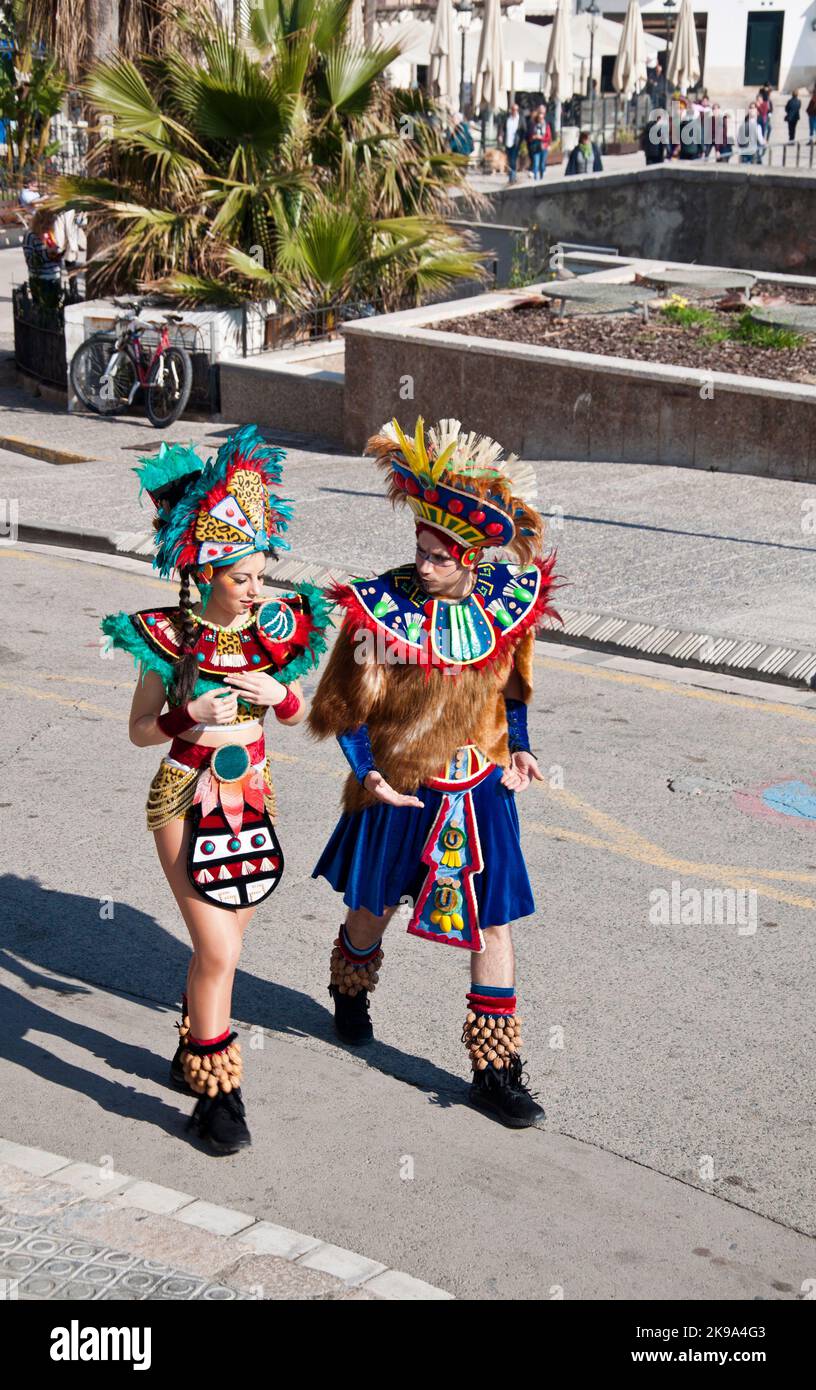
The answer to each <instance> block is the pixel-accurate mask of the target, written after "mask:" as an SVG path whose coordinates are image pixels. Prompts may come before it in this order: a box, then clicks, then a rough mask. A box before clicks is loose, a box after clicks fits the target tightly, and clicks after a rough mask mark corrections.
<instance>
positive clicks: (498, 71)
mask: <svg viewBox="0 0 816 1390" xmlns="http://www.w3.org/2000/svg"><path fill="white" fill-rule="evenodd" d="M503 104H504V45H503V43H502V23H501V3H500V0H485V7H484V18H483V20H482V37H481V41H480V43H479V57H478V59H477V62H476V93H475V100H474V103H473V106H474V110H476V111H478V110H479V109H480V108H482V107H486V108H487V110H489V111H498V109H499V107H500V106H502V105H503Z"/></svg>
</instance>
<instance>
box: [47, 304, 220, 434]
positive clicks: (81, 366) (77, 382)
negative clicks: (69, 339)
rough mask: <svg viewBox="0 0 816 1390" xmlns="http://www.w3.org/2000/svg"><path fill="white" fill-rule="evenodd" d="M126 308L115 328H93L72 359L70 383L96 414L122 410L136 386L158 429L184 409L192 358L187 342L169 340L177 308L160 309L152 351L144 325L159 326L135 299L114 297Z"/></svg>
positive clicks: (178, 317) (178, 316)
mask: <svg viewBox="0 0 816 1390" xmlns="http://www.w3.org/2000/svg"><path fill="white" fill-rule="evenodd" d="M113 302H114V304H115V305H116V307H117V309H124V310H125V312H124V314H122V315H121V317H120V318H118V319H117V320H116V328H115V330H114V331H113V332H111V331H110V330H104V331H102V332H100V333H93V334H92V335H91V337H90V338H86V340H85V342H84V343H82V344H81V345H80V347H78V348H77V350H76V352H75V353H74V356H73V357H72V359H71V371H70V375H71V386H72V387H73V390H74V393H75V394H76V395H77V396H78V397H79V399H80V400H81V402H82V404H83V405H85V406H87V407H88V409H89V410H94V411H96V413H97V414H99V415H115V414H116V412H117V411H122V410H125V409H126V408H127V407H128V406H129V405H130V404H131V402H132V400H133V398H134V396H135V395H136V392H137V391H138V390H139V389H141V390H143V391H144V393H145V408H146V410H147V418H148V419H149V421H150V423H151V425H153V426H154V427H155V428H156V429H159V430H161V429H166V427H167V426H168V425H172V424H173V422H174V421H175V420H178V418H179V416H180V415H181V414H182V413H183V411H184V409H185V407H186V405H187V402H188V400H189V399H190V391H191V390H192V386H193V363H192V360H191V358H190V354H189V353H188V352H187V350H186V348H184V347H182V346H181V345H180V344H178V343H171V341H170V327H169V325H170V324H172V323H182V322H183V318H182V315H181V314H163V315H162V323H161V332H160V334H159V342H158V346H157V347H156V348H155V350H154V351H153V353H152V355H151V352H150V349H149V348H147V347H146V346H145V345H144V343H143V342H142V334H143V333H144V332H145V331H146V330H151V331H153V332H155V330H156V328H157V327H158V325H157V324H155V323H149V322H148V321H147V320H146V319H140V318H139V310H140V308H141V307H142V306H141V305H140V304H139V302H138V301H137V300H118V299H114V301H113Z"/></svg>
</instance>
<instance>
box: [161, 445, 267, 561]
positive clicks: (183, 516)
mask: <svg viewBox="0 0 816 1390" xmlns="http://www.w3.org/2000/svg"><path fill="white" fill-rule="evenodd" d="M284 458H285V454H284V452H283V450H282V449H275V448H272V447H270V446H269V445H268V444H266V443H265V442H264V440H263V439H262V438H261V435H260V434H259V432H258V430H257V428H256V426H255V425H245V426H243V428H242V429H240V430H236V432H235V433H234V434H231V435H230V436H229V437H228V438H227V439H226V440H225V441H224V443H223V444H222V445H221V448H220V449H219V451H218V454H217V456H216V458H215V459H214V460H213V459H208V461H207V462H206V463H202V461H201V459H200V458H199V456H198V454H197V453H196V451H195V449H194V448H193V446H192V445H189V446H188V445H184V444H170V445H168V444H162V446H161V448H160V449H159V452H158V454H156V455H155V456H154V457H153V458H146V459H141V460H140V465H141V466H140V467H138V468H135V469H134V472H135V473H136V474H137V475H138V478H139V482H140V484H141V487H140V495H141V493H142V492H147V493H148V494H149V495H150V497H151V498H152V499H153V502H154V503H155V506H156V512H157V515H156V518H155V521H154V527H155V532H156V535H155V545H156V555H155V557H154V560H153V564H154V565H155V567H156V568H157V569H158V570H159V572H160V574H161V575H162V577H163V578H165V579H166V578H167V577H168V576H169V575H170V574H171V573H172V571H173V570H175V569H179V570H181V569H184V568H185V567H187V566H198V568H199V569H200V571H202V573H203V574H204V576H205V577H207V567H208V566H212V567H213V568H218V567H220V566H224V565H234V564H235V563H236V561H238V560H243V559H245V558H246V556H247V555H252V554H254V553H255V552H256V551H274V550H277V549H286V550H288V548H289V547H288V543H287V542H286V541H285V540H283V539H282V533H283V532H284V531H285V530H286V528H287V525H288V523H289V520H290V518H291V516H292V504H291V502H290V501H289V500H288V499H286V498H279V497H273V495H272V488H273V487H276V486H277V485H278V484H279V483H280V480H281V464H282V461H283V459H284Z"/></svg>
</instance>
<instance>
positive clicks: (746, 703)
mask: <svg viewBox="0 0 816 1390" xmlns="http://www.w3.org/2000/svg"><path fill="white" fill-rule="evenodd" d="M536 665H537V666H543V667H544V669H545V670H547V671H558V672H559V673H561V674H567V675H569V674H571V673H572V674H574V675H578V676H591V677H592V678H593V679H594V680H600V681H612V682H613V683H614V684H616V685H639V686H642V687H643V689H644V690H655V691H659V692H661V693H663V694H666V695H680V696H681V697H682V698H684V699H686V700H707V701H708V702H709V703H710V704H715V705H730V706H731V707H732V709H751V710H757V711H758V712H759V713H761V714H783V715H786V716H787V717H788V718H789V719H803V720H804V721H805V723H807V724H816V710H808V709H802V708H801V707H800V706H799V705H783V704H782V703H781V701H779V700H755V699H752V698H751V696H750V695H732V694H730V693H729V692H728V691H726V690H701V689H700V688H699V686H694V687H692V686H688V685H680V684H678V683H675V682H674V681H669V680H664V679H661V677H660V676H643V675H639V674H638V673H637V672H635V671H609V670H602V669H601V668H600V667H599V666H585V665H583V664H582V663H581V662H578V661H556V660H555V659H554V658H553V657H546V656H537V657H536ZM700 674H701V675H704V674H705V672H701V673H700ZM804 693H805V692H804V691H803V692H802V694H804Z"/></svg>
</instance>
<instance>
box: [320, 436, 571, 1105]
mask: <svg viewBox="0 0 816 1390" xmlns="http://www.w3.org/2000/svg"><path fill="white" fill-rule="evenodd" d="M367 452H368V453H371V454H373V455H374V456H375V458H376V459H377V462H378V464H379V466H380V467H381V468H382V470H383V471H384V472H385V473H386V475H387V477H388V479H389V495H390V497H391V499H392V501H393V502H394V503H396V504H406V505H407V506H408V507H410V509H411V510H412V512H413V513H414V518H415V524H416V554H415V558H414V561H413V563H412V564H408V565H403V566H401V567H400V568H398V569H394V570H389V571H388V573H386V574H382V575H379V576H378V577H377V578H375V579H357V580H354V581H353V582H352V583H350V584H348V585H341V586H337V587H336V588H335V589H333V590H330V591H329V597H330V598H331V599H333V600H334V601H335V602H336V603H338V604H339V605H340V606H341V607H342V608H343V610H344V619H343V627H342V630H341V632H340V635H339V636H338V639H337V642H336V644H335V647H334V650H333V651H332V654H331V657H330V658H329V661H328V663H327V666H326V669H325V671H324V673H323V676H322V678H321V681H320V684H319V687H318V690H317V692H316V694H315V697H314V701H313V703H312V710H311V714H310V716H309V724H310V728H311V730H312V732H313V733H314V734H315V735H317V737H319V738H325V737H326V736H328V735H330V734H333V735H335V736H336V737H337V739H338V741H339V743H340V746H341V748H342V749H343V752H344V754H345V756H346V758H347V759H348V762H349V764H350V766H351V775H350V776H349V778H348V781H347V783H346V789H345V794H344V801H343V815H342V816H341V818H340V821H339V823H338V825H337V827H336V828H335V831H334V833H333V834H332V836H331V838H330V840H329V842H328V844H327V846H326V848H325V850H324V851H323V854H322V855H321V858H320V860H319V862H318V864H317V866H316V868H315V870H314V876H315V877H317V876H319V875H322V876H323V877H325V878H327V879H328V881H329V883H331V885H332V887H333V888H335V889H336V890H337V891H338V892H340V893H342V894H343V900H344V902H345V904H346V907H347V908H348V912H347V915H346V919H345V922H344V923H343V925H342V926H341V928H340V934H339V936H338V938H337V940H336V941H335V945H334V951H333V953H332V958H331V964H330V979H331V983H330V986H329V992H330V994H331V996H332V999H333V1001H334V1008H335V1026H336V1028H337V1031H338V1033H339V1035H340V1037H341V1038H343V1039H344V1040H345V1041H347V1042H350V1043H365V1042H367V1041H369V1040H370V1039H371V1038H372V1037H373V1030H372V1026H371V1021H370V1018H369V999H368V996H369V994H370V993H371V991H372V990H373V988H374V986H375V985H376V983H377V978H378V971H379V967H380V964H381V962H382V950H381V945H380V943H381V938H382V934H383V931H384V930H385V928H386V926H387V925H388V921H389V919H390V917H391V915H392V913H393V912H394V911H395V909H396V907H397V906H398V905H399V904H400V903H401V902H406V901H408V902H410V905H411V907H412V912H411V918H410V922H409V925H408V931H409V932H410V933H412V934H414V935H416V936H421V937H424V938H426V939H428V940H431V941H436V942H442V943H445V944H447V945H449V946H456V947H459V948H464V949H465V950H467V951H469V952H472V955H471V957H470V959H471V976H472V983H471V989H470V991H469V993H468V995H467V1000H468V1009H467V1016H466V1022H465V1029H464V1034H463V1041H464V1042H465V1045H466V1047H467V1049H468V1053H469V1057H470V1061H471V1068H472V1073H473V1079H472V1084H471V1089H470V1099H471V1102H472V1103H473V1104H475V1105H477V1106H479V1107H481V1108H482V1109H485V1110H488V1111H490V1112H491V1113H493V1114H494V1115H496V1116H497V1117H498V1118H499V1119H501V1120H502V1121H503V1122H504V1123H506V1124H508V1125H512V1126H515V1127H518V1128H522V1127H527V1126H531V1125H535V1124H538V1123H540V1122H541V1121H542V1120H543V1118H544V1112H543V1110H542V1109H541V1107H540V1106H539V1105H538V1104H537V1103H536V1101H535V1098H534V1096H533V1095H532V1094H531V1093H530V1090H529V1087H528V1086H527V1085H526V1083H525V1073H524V1072H523V1067H522V1061H521V1055H520V1048H521V1037H520V1032H519V1022H520V1020H519V1018H518V1015H517V1013H516V992H515V969H514V956H513V945H512V938H511V929H510V923H511V922H512V921H513V920H514V919H515V918H518V917H525V916H528V915H529V914H530V913H532V912H533V911H534V903H533V896H532V892H531V889H530V882H529V878H528V875H527V869H526V866H525V862H524V856H523V854H522V851H521V844H520V839H519V822H518V815H517V812H516V806H515V793H516V792H518V791H522V790H523V789H524V788H525V787H527V786H529V784H530V782H531V781H532V780H536V779H540V778H541V773H540V772H539V769H538V764H537V762H536V758H535V755H534V754H533V753H532V752H531V750H530V743H529V737H528V733H527V704H528V702H529V700H530V696H531V693H532V681H533V647H534V639H535V627H536V624H537V623H539V622H541V621H542V620H543V618H544V617H545V615H552V616H554V617H557V616H558V615H557V614H555V613H554V610H553V609H552V608H551V607H550V605H549V597H550V593H551V589H552V585H553V576H552V569H553V564H554V560H555V556H554V555H551V556H549V557H547V558H546V559H542V558H541V550H542V543H543V523H542V520H541V517H540V515H539V513H538V512H537V511H536V510H535V508H534V507H532V506H531V505H530V499H531V498H532V496H533V495H534V490H535V475H534V474H533V471H532V469H531V468H530V467H529V465H525V464H520V463H519V462H518V460H516V459H514V458H512V457H511V458H508V459H504V460H502V459H501V453H502V450H501V447H500V445H498V444H495V443H494V442H493V440H491V439H481V438H478V437H477V436H475V435H474V434H465V433H463V432H462V431H461V429H460V424H459V421H458V420H442V421H441V422H440V423H439V424H438V425H437V426H436V427H435V428H433V429H431V430H429V431H428V434H427V437H426V434H425V428H424V423H423V421H422V420H421V419H420V420H418V421H417V424H416V431H415V435H414V438H413V439H411V438H408V437H406V435H405V434H403V432H402V430H401V429H400V427H399V425H398V424H397V422H396V420H394V421H392V423H391V425H389V426H384V427H383V430H382V431H381V433H380V434H379V435H375V436H374V437H373V438H372V439H370V440H369V442H368V446H367ZM494 547H495V548H498V549H499V550H502V551H504V552H505V553H506V554H507V555H509V557H510V559H496V558H491V557H490V556H488V554H487V552H488V551H492V550H493V548H494Z"/></svg>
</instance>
